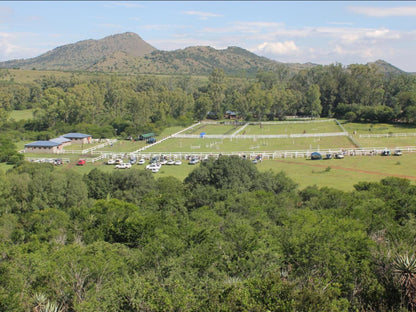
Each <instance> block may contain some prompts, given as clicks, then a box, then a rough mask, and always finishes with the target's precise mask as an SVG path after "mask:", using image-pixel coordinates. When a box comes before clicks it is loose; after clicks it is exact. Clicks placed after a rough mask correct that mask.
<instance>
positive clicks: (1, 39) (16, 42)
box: [0, 32, 45, 61]
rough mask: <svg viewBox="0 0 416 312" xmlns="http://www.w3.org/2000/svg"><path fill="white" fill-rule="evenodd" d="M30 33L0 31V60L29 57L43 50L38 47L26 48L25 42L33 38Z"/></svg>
mask: <svg viewBox="0 0 416 312" xmlns="http://www.w3.org/2000/svg"><path fill="white" fill-rule="evenodd" d="M33 36H34V34H30V33H19V34H14V33H5V32H1V33H0V61H8V60H11V59H21V58H30V57H34V56H37V55H39V54H41V53H43V52H45V50H43V49H39V48H27V47H25V44H26V43H27V42H28V41H30V39H31V38H33Z"/></svg>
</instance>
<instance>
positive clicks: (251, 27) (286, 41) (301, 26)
mask: <svg viewBox="0 0 416 312" xmlns="http://www.w3.org/2000/svg"><path fill="white" fill-rule="evenodd" d="M124 32H134V33H136V34H138V35H139V36H140V37H141V38H142V39H143V40H145V41H146V42H148V43H149V44H151V45H152V46H153V47H155V48H156V49H159V50H164V51H171V50H177V49H184V48H186V47H189V46H196V45H202V46H211V47H213V48H216V49H225V48H227V47H229V46H237V47H241V48H243V49H246V50H249V51H251V52H253V53H255V54H257V55H260V56H265V57H267V58H270V59H273V60H276V61H279V62H284V63H307V62H312V63H316V64H322V65H327V64H333V63H341V64H342V65H344V66H347V65H349V64H366V63H367V62H374V61H376V60H379V59H381V60H384V61H386V62H389V63H390V64H392V65H394V66H396V67H398V68H400V69H402V70H404V71H407V72H416V1H403V2H401V1H121V2H117V1H0V61H7V60H12V59H22V58H23V59H26V58H32V57H36V56H39V55H41V54H42V53H45V52H47V51H49V50H52V49H54V48H56V47H58V46H61V45H65V44H71V43H75V42H77V41H81V40H86V39H102V38H104V37H106V36H109V35H114V34H119V33H124Z"/></svg>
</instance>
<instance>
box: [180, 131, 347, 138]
mask: <svg viewBox="0 0 416 312" xmlns="http://www.w3.org/2000/svg"><path fill="white" fill-rule="evenodd" d="M333 136H348V132H328V133H299V134H244V135H241V134H237V135H234V134H206V135H204V136H203V137H204V138H206V139H288V138H320V137H333ZM173 137H175V138H182V139H198V138H201V136H200V135H199V134H175V135H173Z"/></svg>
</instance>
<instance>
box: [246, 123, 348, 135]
mask: <svg viewBox="0 0 416 312" xmlns="http://www.w3.org/2000/svg"><path fill="white" fill-rule="evenodd" d="M244 132H245V134H301V133H328V132H342V129H341V127H340V126H338V125H337V124H336V123H335V121H328V122H306V121H305V122H301V123H293V124H287V123H282V124H267V123H262V124H261V126H260V125H248V126H247V127H245V128H244Z"/></svg>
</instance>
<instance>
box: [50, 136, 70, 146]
mask: <svg viewBox="0 0 416 312" xmlns="http://www.w3.org/2000/svg"><path fill="white" fill-rule="evenodd" d="M49 141H51V142H55V143H61V144H62V146H67V145H71V142H72V141H71V140H70V139H67V138H64V137H59V138H55V139H50V140H49Z"/></svg>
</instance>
